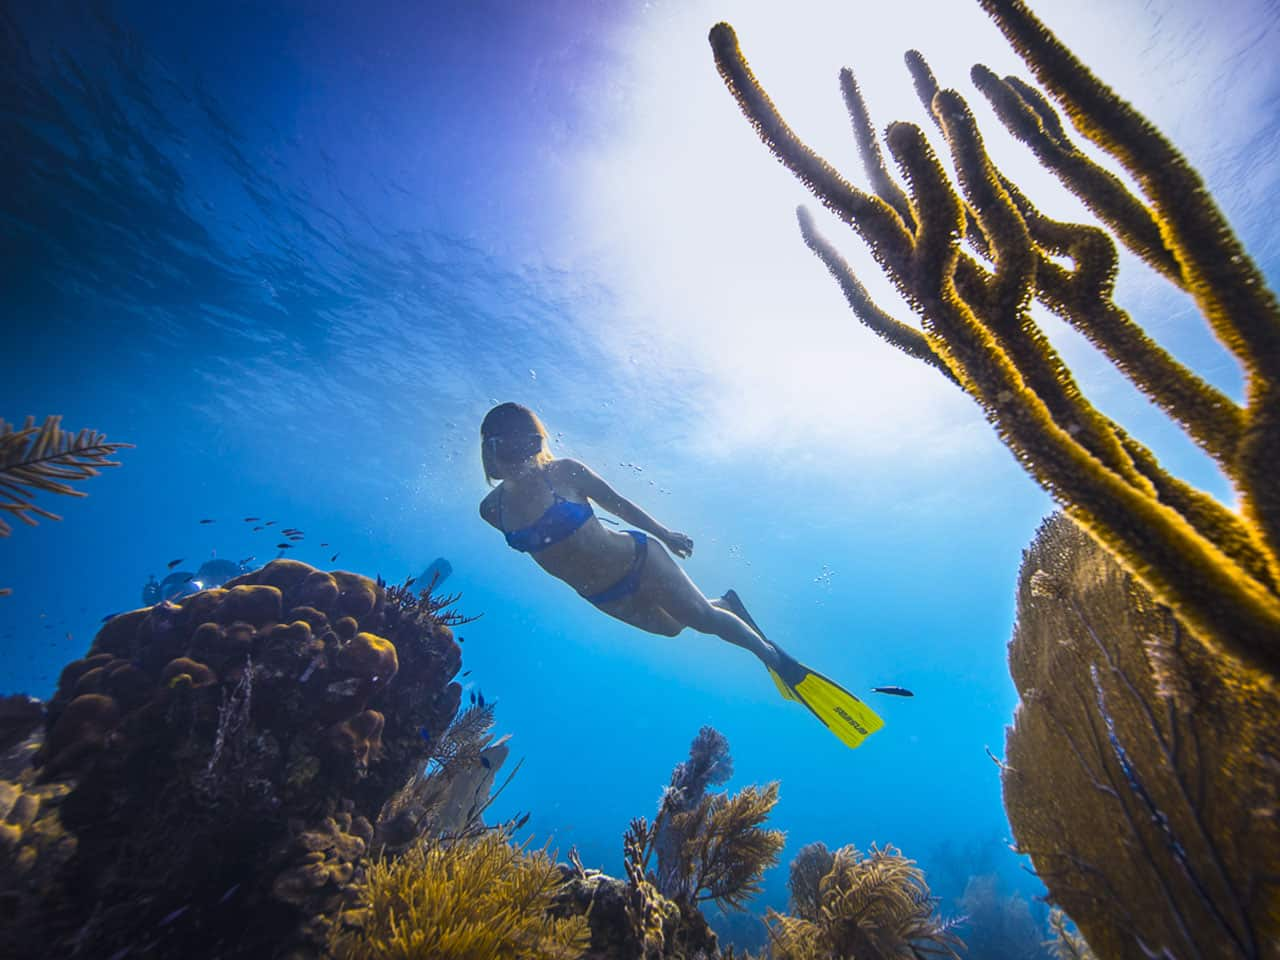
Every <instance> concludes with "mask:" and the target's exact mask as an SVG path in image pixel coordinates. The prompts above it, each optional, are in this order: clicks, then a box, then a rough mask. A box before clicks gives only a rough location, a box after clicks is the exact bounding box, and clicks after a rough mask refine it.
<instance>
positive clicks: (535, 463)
mask: <svg viewBox="0 0 1280 960" xmlns="http://www.w3.org/2000/svg"><path fill="white" fill-rule="evenodd" d="M480 436H481V445H480V458H481V461H482V463H483V464H484V473H485V478H486V479H487V480H488V481H489V483H490V485H492V484H493V482H494V481H495V480H497V481H499V483H498V485H497V487H495V488H494V489H493V490H491V491H490V492H489V494H488V496H486V497H485V498H484V499H483V500H482V501H481V502H480V516H481V517H482V518H483V519H484V521H485V522H486V523H488V524H490V525H491V526H493V527H494V528H496V529H497V530H499V531H501V532H502V533H503V534H504V535H505V536H506V538H507V544H508V545H509V546H511V547H512V548H513V549H515V550H520V551H522V552H524V553H528V554H529V555H530V556H532V557H533V559H534V561H535V562H536V563H537V564H538V566H540V567H542V569H543V570H546V571H547V573H549V574H551V575H552V576H553V577H556V578H558V579H560V580H563V581H564V582H565V583H567V584H569V586H571V587H573V588H574V589H575V590H577V591H578V593H579V594H580V595H581V596H582V597H584V598H585V599H586V600H588V601H589V602H591V603H593V604H595V606H597V607H599V608H600V609H601V610H602V611H604V612H605V613H607V614H609V616H611V617H616V618H617V619H619V620H621V621H623V622H624V623H629V624H631V625H632V626H635V627H639V628H640V629H641V630H647V631H648V632H649V633H657V634H661V635H662V636H666V637H674V636H676V635H677V634H678V633H680V631H682V630H683V629H685V628H686V627H690V628H692V629H694V630H697V631H698V632H699V633H706V634H711V635H712V636H717V637H720V638H721V639H722V640H727V641H728V642H729V643H732V644H735V645H737V646H739V647H744V648H746V649H747V650H750V651H751V652H752V653H754V654H755V655H756V656H757V657H758V658H759V659H760V660H761V662H762V663H764V665H765V667H766V668H767V669H768V671H769V674H770V676H771V677H773V682H774V683H775V684H776V685H777V687H778V690H779V692H780V693H782V695H783V696H784V697H786V698H787V699H789V700H795V701H797V702H799V703H802V704H804V705H805V706H806V707H808V708H809V709H810V710H811V711H812V712H813V713H814V714H815V715H817V717H818V719H820V720H821V721H822V722H823V723H825V724H826V725H827V726H828V727H829V728H830V729H831V730H832V732H834V733H835V735H836V736H838V737H839V738H840V739H841V740H842V741H844V742H845V743H846V744H848V745H849V746H851V747H856V746H857V745H858V744H859V743H861V742H862V740H863V739H864V738H865V737H867V736H868V735H869V734H871V733H874V732H875V731H876V730H878V729H879V728H880V727H881V726H883V721H882V720H881V719H880V718H879V717H878V716H876V714H875V712H874V711H872V710H871V709H870V708H869V707H868V706H867V705H866V704H864V703H863V702H862V701H861V700H859V699H858V698H857V697H855V696H854V695H853V694H851V693H849V692H848V691H847V690H845V689H844V688H843V687H841V686H840V685H839V684H836V683H834V682H832V681H831V680H828V679H827V678H826V677H824V676H822V675H821V674H820V673H817V672H816V671H814V670H811V669H809V668H808V667H806V666H804V665H803V664H801V663H799V662H798V661H796V660H795V659H794V658H793V657H791V656H789V655H788V654H787V653H786V652H785V651H783V650H782V649H781V648H780V647H778V646H777V645H776V644H773V643H770V642H769V641H768V640H766V639H765V637H764V635H763V634H762V633H760V631H759V629H758V628H756V626H755V623H754V621H752V620H751V617H750V615H749V614H748V613H747V611H746V609H745V608H744V607H743V606H742V603H741V601H740V600H738V596H737V594H736V593H734V592H733V591H732V590H730V591H728V592H727V593H726V594H725V595H724V596H723V597H718V598H716V599H714V600H708V599H707V598H706V597H705V596H703V594H702V591H701V590H699V589H698V588H697V587H696V586H695V585H694V583H693V581H692V580H690V579H689V577H688V575H687V574H685V572H684V571H683V570H682V569H681V568H680V567H679V566H678V565H677V564H676V562H675V561H674V560H673V559H672V558H671V553H674V554H675V555H676V556H677V557H687V556H689V555H690V554H691V553H693V541H692V540H691V539H690V538H689V537H688V536H687V535H685V534H683V533H676V532H674V531H671V530H668V529H667V528H666V527H664V526H663V525H662V524H660V523H659V522H658V521H656V520H654V519H653V517H651V516H649V515H648V514H647V513H645V512H644V511H643V510H641V509H640V508H639V507H638V506H636V505H635V504H634V503H632V502H631V501H630V500H627V499H626V498H625V497H623V496H621V495H620V494H618V493H617V492H616V491H615V490H614V489H613V488H612V487H610V486H609V484H608V483H606V482H605V481H604V480H602V479H601V478H600V477H599V476H598V475H597V474H595V473H594V472H593V471H592V470H591V469H590V468H589V467H587V466H586V465H585V464H582V463H579V462H578V461H577V460H570V459H568V458H562V459H558V460H557V459H555V458H553V457H552V456H551V452H550V450H549V449H548V447H547V431H546V428H545V427H544V426H543V425H542V421H541V420H539V419H538V416H537V414H535V413H534V412H533V411H532V410H530V409H529V408H528V407H524V406H521V405H520V404H517V403H503V404H499V405H498V406H496V407H494V408H493V409H492V410H490V411H489V412H488V414H486V415H485V418H484V422H483V423H482V424H481V425H480ZM593 502H594V503H595V504H596V505H598V506H599V507H600V508H601V509H603V510H605V511H607V512H609V513H611V514H613V515H614V516H616V517H618V518H619V519H621V520H623V521H625V522H626V523H629V524H631V525H633V526H635V527H637V528H639V529H636V530H627V531H625V532H618V531H614V530H609V529H607V528H606V527H605V526H604V525H603V524H602V523H601V522H600V521H599V520H598V519H597V518H596V515H595V512H594V511H593V510H592V508H591V504H592V503H593ZM668 550H670V551H671V553H668V552H667V551H668Z"/></svg>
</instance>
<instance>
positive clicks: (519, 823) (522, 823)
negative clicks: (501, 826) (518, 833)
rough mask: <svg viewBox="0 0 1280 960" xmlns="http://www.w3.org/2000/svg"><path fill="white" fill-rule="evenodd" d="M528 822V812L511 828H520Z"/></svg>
mask: <svg viewBox="0 0 1280 960" xmlns="http://www.w3.org/2000/svg"><path fill="white" fill-rule="evenodd" d="M528 822H529V814H527V813H526V814H525V815H524V816H522V817H521V818H520V819H519V820H517V821H516V823H515V826H514V827H512V828H511V829H513V830H519V829H520V828H521V827H523V826H524V825H525V824H526V823H528Z"/></svg>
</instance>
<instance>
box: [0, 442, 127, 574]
mask: <svg viewBox="0 0 1280 960" xmlns="http://www.w3.org/2000/svg"><path fill="white" fill-rule="evenodd" d="M61 424H62V418H61V417H46V418H45V421H44V423H42V424H41V425H40V426H38V427H37V426H36V421H35V418H34V417H27V422H26V423H24V424H23V425H22V428H21V429H18V430H15V429H14V428H13V425H12V424H9V423H5V421H4V420H3V419H0V511H4V512H7V513H9V514H12V515H13V516H15V517H17V518H18V519H19V520H21V521H22V522H23V523H25V524H27V525H28V526H32V527H34V526H35V525H36V520H35V517H36V516H40V517H44V518H45V519H46V520H61V519H62V518H61V517H59V516H58V515H57V514H56V513H51V512H50V511H48V510H46V509H45V508H44V507H41V506H38V505H36V504H35V503H33V502H32V501H31V497H32V494H33V493H34V492H35V491H37V490H43V491H45V492H46V493H58V494H62V495H64V496H68V497H83V496H87V494H86V493H85V492H84V491H83V490H77V489H76V488H75V487H73V486H71V485H69V484H67V483H65V482H64V481H66V480H84V479H86V478H88V477H96V476H97V475H98V470H99V469H100V468H102V467H118V466H120V464H119V463H116V462H115V461H113V460H108V459H107V458H108V457H110V456H112V455H113V454H115V452H116V451H117V450H123V449H124V448H126V447H132V446H133V444H131V443H107V438H106V437H105V436H103V435H102V434H100V433H97V432H95V431H93V430H81V431H80V432H79V433H76V434H71V433H67V432H66V431H65V430H63V429H62V426H61ZM33 514H34V515H35V516H33ZM12 532H13V528H12V527H10V526H9V524H8V523H7V522H5V520H4V518H3V516H2V515H0V537H7V536H9V534H11V533H12ZM9 592H10V591H9V589H8V588H0V596H4V595H5V594H7V593H9Z"/></svg>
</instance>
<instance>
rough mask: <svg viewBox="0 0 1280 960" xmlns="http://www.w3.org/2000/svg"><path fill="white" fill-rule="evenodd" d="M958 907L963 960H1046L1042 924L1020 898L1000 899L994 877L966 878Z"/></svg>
mask: <svg viewBox="0 0 1280 960" xmlns="http://www.w3.org/2000/svg"><path fill="white" fill-rule="evenodd" d="M958 906H959V908H960V915H961V917H963V920H957V922H956V926H957V927H959V928H961V929H963V931H964V945H965V948H966V950H965V957H966V958H967V960H1049V957H1050V955H1049V952H1048V950H1047V949H1046V948H1045V945H1044V925H1043V923H1037V922H1036V920H1035V918H1034V917H1032V916H1031V905H1030V904H1029V903H1027V901H1026V900H1025V899H1024V898H1023V897H1021V896H1019V895H1018V894H1016V893H1014V894H1010V895H1009V896H1007V897H1006V896H1001V895H1000V882H999V879H998V878H997V876H996V875H995V874H993V873H987V874H980V875H978V876H974V877H970V878H969V882H968V884H967V885H966V886H965V889H964V894H963V895H962V896H961V897H960V899H959V902H958Z"/></svg>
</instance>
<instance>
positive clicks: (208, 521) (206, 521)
mask: <svg viewBox="0 0 1280 960" xmlns="http://www.w3.org/2000/svg"><path fill="white" fill-rule="evenodd" d="M200 522H201V523H213V521H212V520H210V519H208V518H205V519H204V520H201V521H200Z"/></svg>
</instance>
